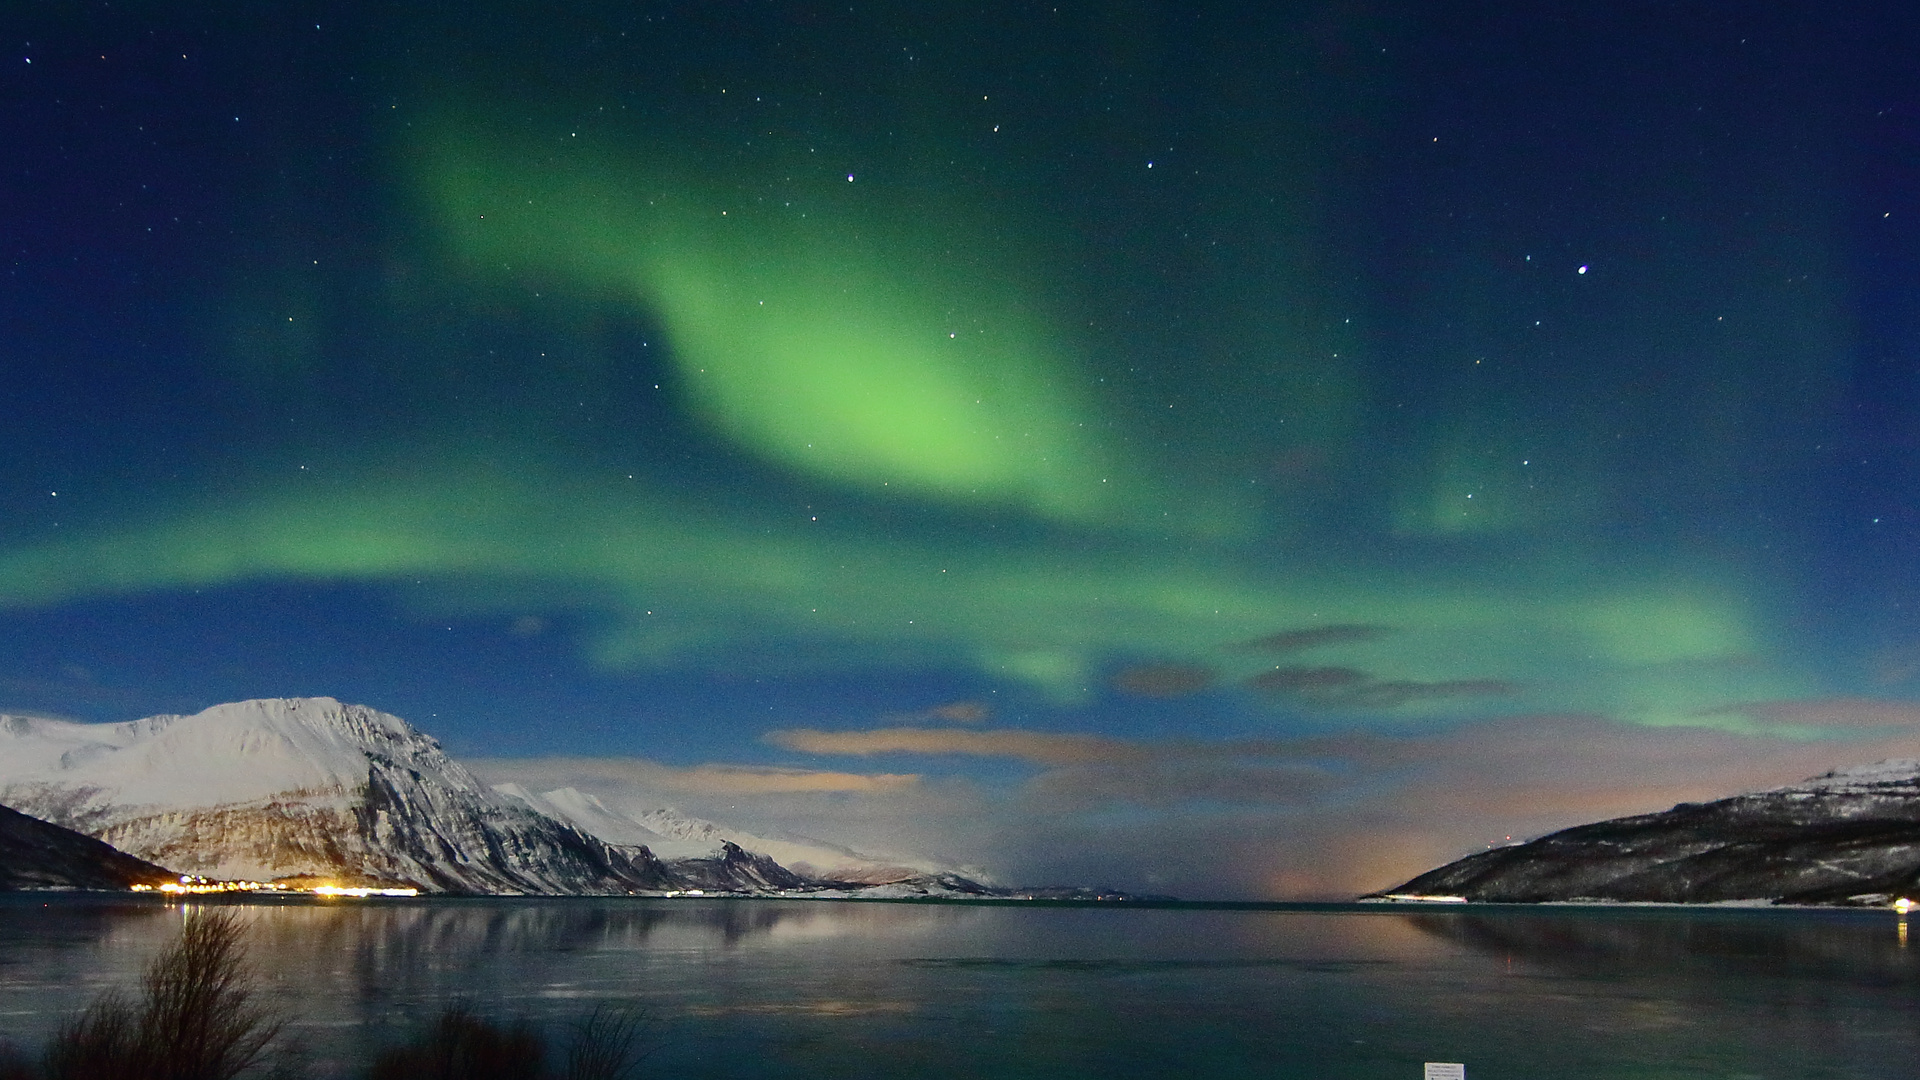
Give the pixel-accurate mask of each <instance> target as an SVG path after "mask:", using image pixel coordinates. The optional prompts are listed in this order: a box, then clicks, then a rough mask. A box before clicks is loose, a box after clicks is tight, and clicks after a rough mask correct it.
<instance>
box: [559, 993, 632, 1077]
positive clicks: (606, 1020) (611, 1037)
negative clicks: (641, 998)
mask: <svg viewBox="0 0 1920 1080" xmlns="http://www.w3.org/2000/svg"><path fill="white" fill-rule="evenodd" d="M648 1027H649V1024H648V1022H647V1018H646V1016H645V1015H644V1014H642V1013H638V1012H635V1011H633V1010H632V1009H623V1008H617V1007H614V1006H609V1005H600V1006H597V1007H596V1008H595V1009H594V1010H593V1012H592V1013H590V1014H588V1016H587V1018H586V1019H584V1020H581V1021H580V1022H579V1023H577V1024H575V1025H574V1028H573V1042H571V1043H569V1044H568V1046H567V1057H566V1063H565V1064H564V1065H563V1066H562V1067H561V1071H560V1076H561V1080H626V1078H627V1077H630V1076H632V1075H633V1072H634V1070H635V1069H637V1068H639V1066H640V1061H641V1059H642V1058H644V1057H646V1056H647V1054H648V1053H649V1052H651V1051H652V1050H653V1046H652V1044H651V1042H650V1041H649V1040H647V1039H645V1038H644V1036H646V1035H647V1034H648Z"/></svg>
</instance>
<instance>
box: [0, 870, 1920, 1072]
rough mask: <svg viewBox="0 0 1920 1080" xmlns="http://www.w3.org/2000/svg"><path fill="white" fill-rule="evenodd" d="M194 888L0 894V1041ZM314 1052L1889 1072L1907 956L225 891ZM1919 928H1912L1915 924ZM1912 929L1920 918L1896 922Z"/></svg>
mask: <svg viewBox="0 0 1920 1080" xmlns="http://www.w3.org/2000/svg"><path fill="white" fill-rule="evenodd" d="M193 910H194V909H193V908H192V907H190V906H189V907H181V906H163V905H160V904H157V903H129V902H126V901H118V900H106V899H73V898H55V899H48V898H44V897H43V898H32V897H25V896H14V897H9V898H5V899H3V900H0V1034H4V1035H5V1036H7V1037H9V1038H11V1039H12V1040H13V1041H15V1042H16V1043H19V1044H22V1045H24V1046H26V1047H29V1048H31V1047H34V1046H37V1045H38V1044H39V1042H40V1041H41V1040H43V1039H44V1038H45V1037H46V1036H47V1035H48V1034H49V1033H50V1032H51V1031H52V1030H53V1028H54V1027H55V1026H56V1025H57V1023H58V1022H59V1020H60V1019H61V1018H62V1016H63V1015H65V1014H66V1013H67V1012H69V1011H70V1010H73V1009H76V1008H78V1007H80V1006H82V1005H84V1004H85V1002H86V1001H88V1000H89V999H90V998H91V997H92V996H93V995H94V994H95V993H97V992H99V991H100V990H103V989H106V988H109V987H116V986H118V987H127V988H131V987H132V986H133V985H134V984H135V982H136V980H137V979H138V973H139V970H140V968H141V966H142V965H143V964H144V963H145V961H146V959H147V958H148V957H149V956H151V955H152V954H153V953H155V952H156V951H158V950H159V949H160V948H162V947H163V946H164V945H166V944H167V943H168V942H169V941H171V940H172V938H173V936H174V935H175V934H176V933H177V932H178V929H179V926H180V924H181V920H182V919H183V918H191V917H192V912H193ZM243 915H244V918H245V921H246V924H247V926H248V928H249V933H250V942H251V947H252V950H253V955H254V957H255V959H256V961H257V962H258V964H259V966H260V968H261V969H262V971H263V974H264V978H265V993H266V994H267V995H268V997H269V998H270V999H271V1000H272V1001H273V1003H275V1004H277V1005H279V1006H281V1007H282V1008H284V1009H285V1010H286V1011H287V1012H289V1013H290V1014H292V1015H293V1016H294V1017H295V1018H296V1022H295V1025H294V1030H295V1031H296V1033H297V1034H298V1036H299V1037H300V1038H301V1039H302V1041H304V1042H305V1044H306V1045H307V1046H308V1047H309V1048H310V1049H311V1057H312V1060H313V1064H314V1069H313V1072H314V1075H316V1076H320V1077H328V1076H352V1075H355V1074H356V1072H357V1071H358V1067H359V1066H360V1065H361V1064H363V1063H364V1062H366V1061H367V1060H369V1059H370V1058H371V1056H372V1055H373V1053H374V1052H376V1051H377V1049H378V1048H380V1047H382V1046H385V1045H390V1044H392V1043H395V1042H398V1041H400V1040H402V1039H403V1038H405V1037H406V1036H407V1035H409V1034H410V1033H412V1032H413V1031H415V1030H417V1028H418V1025H419V1024H420V1022H421V1021H422V1020H423V1019H424V1018H426V1017H428V1016H430V1015H432V1014H433V1013H434V1012H436V1011H437V1010H438V1009H439V1008H441V1007H442V1006H444V1005H446V1004H447V1003H449V1002H453V1001H466V1002H468V1003H470V1004H472V1005H473V1006H475V1007H476V1008H477V1009H478V1010H479V1011H480V1012H482V1013H483V1014H487V1015H490V1016H497V1017H501V1018H509V1017H518V1018H524V1019H527V1020H530V1021H532V1022H534V1023H538V1024H543V1025H552V1026H554V1027H555V1028H556V1029H557V1028H558V1027H559V1026H561V1025H564V1024H565V1023H567V1022H568V1021H570V1020H572V1019H574V1018H577V1017H580V1016H582V1015H584V1014H586V1013H587V1012H589V1011H591V1009H592V1008H593V1007H594V1006H595V1005H596V1004H598V1003H613V1004H619V1005H632V1006H638V1007H639V1008H641V1009H643V1010H645V1011H646V1012H647V1013H648V1014H650V1015H651V1016H652V1017H653V1019H654V1025H653V1032H654V1037H655V1038H656V1040H657V1050H656V1051H655V1052H654V1053H653V1055H652V1056H651V1057H650V1058H649V1059H648V1062H647V1065H648V1075H656V1076H675V1077H715V1078H721V1077H725V1078H734V1077H738V1078H756V1080H757V1078H762V1077H766V1078H772V1077H781V1078H797V1080H800V1078H813V1077H820V1078H826V1077H833V1078H836V1080H840V1078H869V1077H871V1078H876V1080H877V1078H881V1077H888V1078H904V1077H995V1078H1009V1080H1018V1078H1026V1077H1032V1078H1041V1077H1046V1078H1059V1077H1087V1078H1095V1077H1127V1078H1129V1080H1143V1078H1144V1080H1153V1078H1160V1077H1166V1078H1173V1077H1298V1078H1303V1080H1304V1078H1346V1077H1351V1078H1356V1080H1357V1078H1361V1077H1368V1078H1376V1077H1377V1078H1396V1077H1405V1078H1414V1077H1418V1076H1419V1075H1420V1073H1421V1063H1422V1062H1423V1061H1461V1062H1465V1063H1466V1064H1467V1075H1468V1076H1469V1077H1472V1078H1474V1080H1500V1078H1509V1077H1510V1078H1526V1077H1555V1078H1589V1077H1590V1078H1602V1077H1605V1078H1626V1077H1635V1078H1640V1077H1647V1078H1652V1077H1660V1078H1680V1077H1782V1078H1786V1077H1794V1078H1814V1077H1849V1078H1868V1077H1896V1076H1898V1077H1909V1076H1912V1075H1914V1074H1915V1072H1916V1068H1917V1067H1920V962H1917V961H1916V952H1915V951H1914V950H1909V949H1908V948H1907V947H1906V941H1905V934H1904V931H1903V930H1902V929H1901V928H1900V927H1899V925H1898V923H1897V921H1896V919H1895V917H1894V916H1893V915H1892V914H1891V913H1888V912H1806V911H1798V912H1789V911H1752V910H1725V909H1720V910H1707V911H1677V910H1671V909H1603V910H1593V909H1567V908H1556V909H1490V908H1485V907H1462V908H1457V909H1455V908H1447V909H1437V910H1436V909H1432V908H1422V909H1419V910H1408V909H1402V908H1382V907H1377V906H1373V907H1368V906H1344V907H1289V908H1281V909H1273V908H1260V909H1248V908H1234V909H1217V908H1215V909H1209V908H1194V907H1173V908H1138V907H1130V906H1128V907H1122V906H1114V905H1097V906H1084V907H1070V906H1058V907H1056V906H1041V905H968V904H885V903H849V902H838V903H836V902H828V901H787V900H706V899H689V898H677V899H671V900H557V901H553V900H545V901H543V900H505V901H503V900H432V901H420V902H393V903H385V902H382V903H367V904H347V903H343V904H331V905H330V904H321V903H283V904H260V905H249V906H246V907H245V908H243ZM1917 936H1920V935H1917ZM1915 948H1916V950H1920V940H1916V942H1915Z"/></svg>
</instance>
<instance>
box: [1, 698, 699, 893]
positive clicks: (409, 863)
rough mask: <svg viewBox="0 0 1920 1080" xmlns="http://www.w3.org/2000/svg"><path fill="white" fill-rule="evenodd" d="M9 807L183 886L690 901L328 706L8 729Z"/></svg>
mask: <svg viewBox="0 0 1920 1080" xmlns="http://www.w3.org/2000/svg"><path fill="white" fill-rule="evenodd" d="M0 803H4V804H9V805H13V806H16V807H18V808H20V809H21V810H23V811H25V812H27V813H29V814H32V815H34V816H36V817H42V818H45V819H47V820H50V821H54V822H56V823H59V824H62V825H65V826H67V827H70V828H73V829H75V830H78V831H81V832H85V833H87V834H89V835H92V836H94V837H97V838H99V839H101V840H104V841H106V842H107V843H109V844H112V845H113V846H115V847H117V848H119V849H121V850H123V851H126V852H129V853H130V854H133V855H136V856H138V857H140V858H143V859H148V860H151V861H153V862H157V863H163V864H165V865H168V866H172V867H174V868H175V869H177V870H179V871H181V872H183V873H192V874H200V875H205V876H208V877H218V878H249V879H256V880H275V879H299V880H326V881H335V882H341V883H352V884H382V885H413V886H416V887H419V888H422V889H426V890H429V891H434V892H479V893H624V892H633V891H651V890H661V889H672V888H676V887H679V882H678V881H677V879H675V878H673V877H672V876H671V875H670V874H668V873H667V872H666V871H665V868H664V867H663V866H662V865H661V864H660V862H659V861H658V860H657V859H654V858H653V857H652V854H651V853H650V852H647V851H646V850H645V849H629V848H623V847H620V846H618V845H613V844H608V843H606V842H604V841H602V840H599V839H597V838H595V837H592V836H589V835H587V834H585V833H583V832H581V831H579V830H578V829H575V828H573V827H572V826H570V825H567V824H564V823H562V822H559V821H555V820H553V819H552V818H548V817H545V816H543V815H541V814H538V813H535V812H534V811H532V810H531V809H529V808H527V807H525V806H524V805H521V804H518V803H515V802H513V801H512V800H508V799H506V798H504V797H502V796H500V795H497V794H495V793H494V792H493V791H492V790H491V789H490V788H488V787H486V786H485V785H483V784H481V783H480V782H479V781H477V780H475V779H474V778H473V776H472V775H471V774H469V773H468V772H467V771H466V770H465V769H464V768H462V767H461V766H460V765H458V764H457V763H455V762H454V761H452V760H451V759H450V758H448V757H447V755H446V753H445V752H444V751H443V750H441V748H440V744H439V743H438V742H436V741H435V740H433V739H432V738H430V737H428V736H426V735H423V734H421V733H419V732H417V731H414V730H413V729H412V728H411V727H409V726H408V725H407V724H406V722H405V721H403V720H400V719H399V718H398V717H394V716H389V715H387V714H385V713H380V712H377V711H375V710H373V709H368V708H365V707H362V706H357V705H342V704H341V703H339V702H337V701H334V700H332V699H330V698H308V699H276V700H270V701H249V702H240V703H237V704H233V705H221V706H216V707H215V708H212V709H208V710H207V711H205V712H202V713H198V714H196V715H194V716H162V717H153V718H151V719H147V720H140V721H134V722H132V723H127V724H113V725H91V724H69V723H63V722H59V721H47V720H34V719H23V718H17V717H8V718H5V719H4V720H0Z"/></svg>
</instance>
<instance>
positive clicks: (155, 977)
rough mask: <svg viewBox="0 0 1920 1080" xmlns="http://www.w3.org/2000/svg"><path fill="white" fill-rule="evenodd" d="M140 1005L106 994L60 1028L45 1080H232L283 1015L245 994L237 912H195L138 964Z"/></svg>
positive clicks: (246, 975) (276, 1032)
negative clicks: (168, 942) (142, 967)
mask: <svg viewBox="0 0 1920 1080" xmlns="http://www.w3.org/2000/svg"><path fill="white" fill-rule="evenodd" d="M143 989H144V995H143V997H142V1000H141V1002H140V1005H139V1007H138V1008H137V1009H136V1007H135V1006H134V1005H133V1004H132V1003H130V1002H128V1001H127V1000H126V999H125V998H124V997H122V996H120V995H119V994H117V993H112V992H109V993H107V994H105V995H103V996H101V998H100V999H99V1000H97V1001H95V1002H94V1003H93V1005H92V1006H90V1007H89V1008H88V1009H87V1011H86V1012H84V1013H81V1014H80V1015H79V1016H78V1017H75V1018H74V1019H73V1020H71V1021H69V1022H68V1023H67V1024H65V1025H64V1026H62V1027H61V1029H60V1031H59V1033H58V1034H57V1035H55V1036H54V1039H53V1042H52V1043H51V1044H50V1045H49V1046H48V1047H47V1052H46V1058H45V1061H46V1070H45V1071H46V1076H47V1080H135V1078H138V1080H236V1078H238V1077H240V1076H241V1075H242V1074H245V1073H247V1072H248V1071H250V1070H253V1069H254V1068H255V1067H256V1066H275V1065H277V1066H279V1068H278V1069H276V1072H280V1073H282V1074H283V1075H284V1074H285V1073H286V1072H287V1071H288V1068H289V1067H290V1066H291V1064H292V1062H291V1060H290V1059H287V1058H285V1057H284V1056H282V1055H275V1054H272V1053H271V1052H270V1051H271V1050H272V1049H273V1048H274V1044H275V1042H276V1041H277V1040H278V1039H279V1037H280V1032H281V1029H282V1027H283V1026H284V1021H282V1020H281V1018H280V1017H279V1016H277V1015H275V1014H274V1013H273V1011H272V1010H270V1009H267V1008H266V1007H264V1006H262V1005H260V1004H259V1003H258V1002H257V1001H255V1000H254V997H255V982H254V976H253V974H252V972H251V971H250V970H249V969H248V968H247V965H246V946H245V943H244V941H243V939H242V931H241V928H240V922H239V919H238V918H237V917H236V916H235V915H234V914H233V913H232V912H230V911H215V912H209V911H196V912H193V913H192V914H191V915H190V917H189V918H188V920H187V923H186V926H185V927H184V928H183V929H182V930H181V933H180V940H179V941H177V942H175V943H174V945H173V946H172V947H171V948H169V949H167V950H166V951H165V952H163V953H161V954H160V955H159V956H157V957H155V958H154V960H153V962H152V963H151V964H148V965H147V971H146V977H145V979H144V982H143Z"/></svg>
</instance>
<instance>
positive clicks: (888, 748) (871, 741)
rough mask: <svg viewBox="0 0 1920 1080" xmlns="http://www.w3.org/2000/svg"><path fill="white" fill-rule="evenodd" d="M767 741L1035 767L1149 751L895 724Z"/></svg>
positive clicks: (1066, 738)
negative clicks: (961, 757)
mask: <svg viewBox="0 0 1920 1080" xmlns="http://www.w3.org/2000/svg"><path fill="white" fill-rule="evenodd" d="M764 738H765V739H766V741H767V742H769V743H772V744H773V745H775V746H779V747H782V748H785V749H788V750H797V751H799V752H801V753H803V754H828V755H847V756H853V757H872V756H873V755H875V754H929V755H944V754H962V755H967V756H971V757H1001V758H1017V759H1019V760H1021V761H1029V762H1032V763H1034V764H1037V765H1075V764H1084V763H1087V762H1109V763H1110V762H1120V761H1141V760H1146V759H1147V758H1149V757H1151V756H1152V751H1151V750H1150V749H1149V748H1148V747H1146V746H1145V745H1143V744H1141V743H1136V742H1131V741H1128V740H1126V739H1114V738H1108V737H1106V736H1103V735H1082V734H1074V733H1058V732H1047V731H1026V730H1022V729H1018V728H1005V729H999V730H989V731H970V730H964V729H957V728H918V727H894V728H877V729H872V730H867V731H819V730H816V729H813V728H792V729H787V730H782V731H769V732H767V733H766V735H765V736H764Z"/></svg>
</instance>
